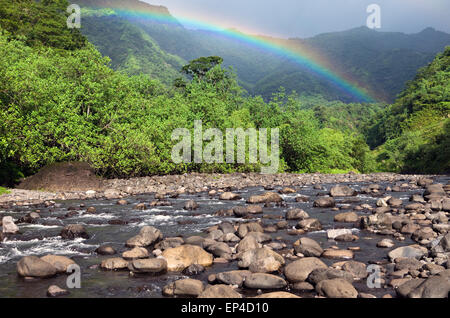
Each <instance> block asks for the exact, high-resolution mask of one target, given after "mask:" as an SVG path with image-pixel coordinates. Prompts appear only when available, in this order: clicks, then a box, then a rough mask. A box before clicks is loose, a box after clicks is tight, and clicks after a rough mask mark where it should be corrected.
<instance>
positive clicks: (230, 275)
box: [215, 270, 252, 287]
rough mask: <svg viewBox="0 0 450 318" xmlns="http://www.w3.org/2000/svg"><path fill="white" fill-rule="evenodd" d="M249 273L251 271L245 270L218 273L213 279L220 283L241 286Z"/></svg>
mask: <svg viewBox="0 0 450 318" xmlns="http://www.w3.org/2000/svg"><path fill="white" fill-rule="evenodd" d="M250 275H252V272H250V271H247V270H237V271H230V272H224V273H218V274H216V275H215V281H216V282H218V283H220V284H226V285H237V286H238V287H242V285H243V284H244V281H245V279H246V278H247V277H249V276H250Z"/></svg>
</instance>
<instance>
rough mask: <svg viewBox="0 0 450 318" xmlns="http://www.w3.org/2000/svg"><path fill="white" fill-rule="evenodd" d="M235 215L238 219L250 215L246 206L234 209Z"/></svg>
mask: <svg viewBox="0 0 450 318" xmlns="http://www.w3.org/2000/svg"><path fill="white" fill-rule="evenodd" d="M233 213H234V215H235V216H237V217H238V218H241V217H245V216H247V215H248V210H247V208H246V207H245V206H236V207H234V208H233Z"/></svg>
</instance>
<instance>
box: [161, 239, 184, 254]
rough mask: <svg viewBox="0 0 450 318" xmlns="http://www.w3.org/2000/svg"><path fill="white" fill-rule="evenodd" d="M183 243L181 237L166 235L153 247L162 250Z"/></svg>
mask: <svg viewBox="0 0 450 318" xmlns="http://www.w3.org/2000/svg"><path fill="white" fill-rule="evenodd" d="M183 244H184V240H183V238H181V237H168V238H165V239H164V240H162V241H160V242H158V243H156V244H155V248H157V249H160V250H161V251H164V250H166V249H168V248H173V247H177V246H180V245H183Z"/></svg>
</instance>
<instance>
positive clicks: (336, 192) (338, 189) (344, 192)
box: [330, 185, 356, 197]
mask: <svg viewBox="0 0 450 318" xmlns="http://www.w3.org/2000/svg"><path fill="white" fill-rule="evenodd" d="M330 195H331V196H332V197H352V196H355V195H356V191H355V190H353V189H352V188H350V187H349V186H346V185H337V186H334V187H332V188H331V190H330Z"/></svg>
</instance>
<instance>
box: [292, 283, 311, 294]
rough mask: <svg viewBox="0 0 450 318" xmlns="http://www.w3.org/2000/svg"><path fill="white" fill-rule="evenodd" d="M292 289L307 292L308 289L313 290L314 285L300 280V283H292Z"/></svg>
mask: <svg viewBox="0 0 450 318" xmlns="http://www.w3.org/2000/svg"><path fill="white" fill-rule="evenodd" d="M292 289H293V290H298V291H306V292H309V291H313V290H314V286H313V285H311V284H310V283H307V282H300V283H295V284H294V285H292Z"/></svg>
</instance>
